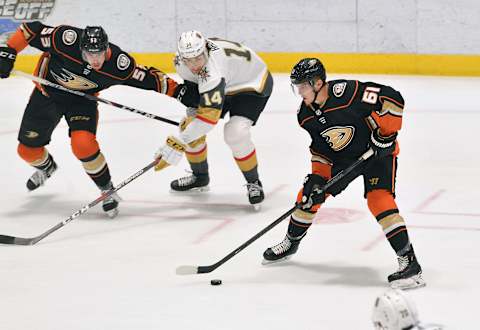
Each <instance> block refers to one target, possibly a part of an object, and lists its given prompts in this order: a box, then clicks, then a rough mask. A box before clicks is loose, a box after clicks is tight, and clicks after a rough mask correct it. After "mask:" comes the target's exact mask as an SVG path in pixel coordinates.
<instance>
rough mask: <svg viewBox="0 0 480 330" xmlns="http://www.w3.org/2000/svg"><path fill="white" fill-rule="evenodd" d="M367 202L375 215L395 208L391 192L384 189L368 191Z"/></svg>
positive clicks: (395, 204)
mask: <svg viewBox="0 0 480 330" xmlns="http://www.w3.org/2000/svg"><path fill="white" fill-rule="evenodd" d="M367 204H368V208H369V209H370V212H371V213H372V214H373V215H374V216H375V217H376V216H377V215H379V214H381V213H383V212H385V211H388V210H394V209H397V203H396V202H395V198H394V197H393V195H392V193H391V192H390V191H388V190H386V189H377V190H372V191H370V192H368V194H367Z"/></svg>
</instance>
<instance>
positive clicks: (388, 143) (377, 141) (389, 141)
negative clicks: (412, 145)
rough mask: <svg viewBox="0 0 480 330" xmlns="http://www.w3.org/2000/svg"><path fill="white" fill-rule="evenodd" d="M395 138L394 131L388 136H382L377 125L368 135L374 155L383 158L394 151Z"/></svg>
mask: <svg viewBox="0 0 480 330" xmlns="http://www.w3.org/2000/svg"><path fill="white" fill-rule="evenodd" d="M396 139H397V133H396V132H395V133H394V134H392V135H390V136H382V135H381V134H380V129H379V128H378V127H377V128H376V129H375V130H374V131H373V132H372V135H371V136H370V146H371V148H372V149H373V151H374V152H375V157H377V158H383V157H386V156H388V155H391V154H392V153H393V151H395V145H396V142H395V140H396Z"/></svg>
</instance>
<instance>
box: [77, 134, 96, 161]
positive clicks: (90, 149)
mask: <svg viewBox="0 0 480 330" xmlns="http://www.w3.org/2000/svg"><path fill="white" fill-rule="evenodd" d="M71 145H72V152H73V154H74V155H75V157H77V158H78V159H85V158H88V157H91V156H92V155H94V154H95V153H97V152H98V150H100V147H99V145H98V142H97V139H96V137H95V134H93V133H91V132H88V131H73V132H72V134H71Z"/></svg>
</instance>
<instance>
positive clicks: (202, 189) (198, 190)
mask: <svg viewBox="0 0 480 330" xmlns="http://www.w3.org/2000/svg"><path fill="white" fill-rule="evenodd" d="M207 191H210V187H209V186H204V187H197V188H192V189H189V190H173V189H170V192H171V193H172V194H185V195H188V194H198V193H204V192H207Z"/></svg>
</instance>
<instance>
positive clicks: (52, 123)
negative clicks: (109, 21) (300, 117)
mask: <svg viewBox="0 0 480 330" xmlns="http://www.w3.org/2000/svg"><path fill="white" fill-rule="evenodd" d="M28 45H30V46H32V47H35V48H37V49H39V50H41V51H43V53H42V55H41V57H40V59H39V61H38V64H37V67H36V69H35V75H37V76H39V77H41V78H44V79H47V80H49V81H51V82H54V83H56V84H60V85H63V86H64V87H67V88H69V89H71V90H79V91H82V92H84V93H87V94H96V93H98V92H100V91H101V90H104V89H106V88H108V87H110V86H114V85H128V86H132V87H136V88H141V89H146V90H153V91H156V92H158V93H162V94H166V95H168V96H171V97H178V99H179V100H180V101H182V102H183V103H186V105H190V106H195V105H196V104H198V92H197V91H194V92H193V91H192V93H193V94H191V93H190V91H188V90H186V88H187V86H185V85H179V84H177V83H176V82H175V81H174V80H172V79H170V78H169V77H167V75H165V74H164V73H163V72H161V71H160V70H158V69H156V68H153V67H150V68H146V67H143V66H140V65H137V64H136V63H135V60H134V59H133V58H132V57H131V56H130V55H129V54H128V53H126V52H124V51H122V50H121V49H120V48H119V47H118V46H116V45H114V44H112V43H110V42H109V41H108V37H107V34H106V33H105V31H104V30H103V29H102V28H101V27H99V26H92V27H86V28H85V29H80V28H76V27H73V26H67V25H60V26H57V27H52V26H47V25H43V24H41V23H40V22H31V23H24V24H22V25H21V26H20V27H19V29H18V30H17V31H16V32H15V33H14V34H13V35H12V36H11V37H10V38H9V39H8V41H7V43H6V45H4V46H1V47H0V78H7V77H8V76H9V75H10V72H11V70H12V68H13V65H14V62H15V58H16V55H17V53H18V52H20V51H22V50H23V49H24V48H26V47H27V46H28ZM181 98H182V99H181ZM191 100H194V101H195V102H194V103H189V102H191ZM192 102H193V101H192ZM62 117H64V118H65V120H66V122H67V124H68V126H69V135H70V138H71V147H72V152H73V153H74V155H75V156H76V157H77V158H78V159H79V160H80V161H81V162H82V165H83V167H84V169H85V172H86V173H87V174H88V175H89V176H90V177H91V178H92V180H93V181H94V182H95V184H96V185H97V186H98V188H99V189H100V190H101V191H102V192H104V191H107V190H109V189H111V188H112V187H113V185H112V181H111V177H110V172H109V169H108V165H107V162H106V160H105V157H104V156H103V154H102V152H101V151H100V147H99V144H98V142H97V140H96V131H97V122H98V111H97V103H96V102H93V101H90V100H88V99H86V98H82V97H78V96H76V95H72V94H70V93H66V92H63V91H60V90H57V89H54V88H51V87H48V86H42V85H39V84H36V88H35V89H34V90H33V92H32V94H31V96H30V101H29V103H28V105H27V107H26V109H25V112H24V114H23V119H22V123H21V126H20V132H19V135H18V140H19V142H20V143H19V145H18V154H19V155H20V157H21V158H22V159H24V160H25V161H26V162H27V163H28V164H30V165H32V166H33V167H35V168H36V172H35V173H34V174H33V175H32V176H31V177H30V179H29V180H28V181H27V188H28V189H29V190H35V189H37V188H38V187H40V186H41V185H43V184H44V182H45V180H47V179H48V178H49V177H50V176H51V175H52V174H53V173H54V172H55V171H56V169H57V164H56V162H55V161H54V159H53V157H52V155H51V154H50V153H49V152H48V151H47V149H46V148H45V146H46V145H47V144H49V142H50V138H51V135H52V132H53V130H54V129H55V127H56V126H57V124H58V123H59V121H60V119H61V118H62ZM118 200H119V199H118V196H116V195H115V194H114V195H112V196H111V197H109V198H107V199H105V200H104V201H103V210H104V211H105V212H106V213H107V215H108V216H109V217H111V218H113V217H115V216H116V215H117V214H118V209H117V206H118Z"/></svg>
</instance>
